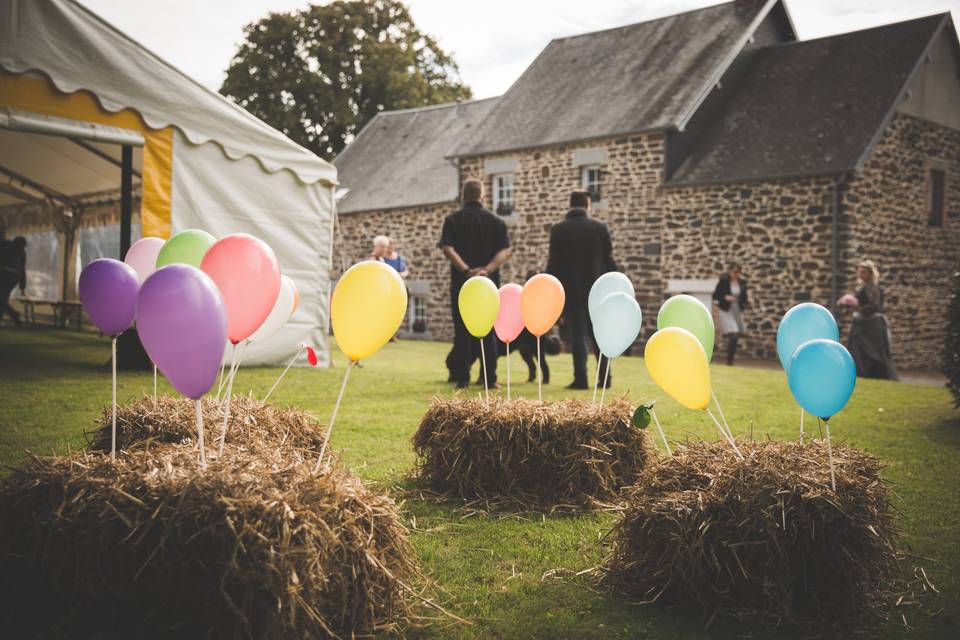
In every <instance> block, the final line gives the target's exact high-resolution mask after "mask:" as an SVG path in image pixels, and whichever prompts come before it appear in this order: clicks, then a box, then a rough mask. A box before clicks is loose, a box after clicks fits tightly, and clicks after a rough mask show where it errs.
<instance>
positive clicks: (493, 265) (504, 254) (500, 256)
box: [483, 247, 513, 275]
mask: <svg viewBox="0 0 960 640" xmlns="http://www.w3.org/2000/svg"><path fill="white" fill-rule="evenodd" d="M511 253H513V249H512V248H510V247H506V248H504V249H500V251H497V253H496V255H494V256H493V259H492V260H490V262H488V263H487V266H486V267H484V268H483V270H484V271H486V273H493V272H494V271H496V270H497V269H499V268H500V267H502V266H503V263H504V262H506V261H507V259H508V258H509V257H510V254H511ZM486 273H485V274H483V275H486Z"/></svg>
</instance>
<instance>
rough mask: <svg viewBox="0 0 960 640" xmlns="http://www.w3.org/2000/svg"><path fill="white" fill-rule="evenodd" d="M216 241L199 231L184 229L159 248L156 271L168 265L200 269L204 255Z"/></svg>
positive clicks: (204, 232)
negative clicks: (181, 265)
mask: <svg viewBox="0 0 960 640" xmlns="http://www.w3.org/2000/svg"><path fill="white" fill-rule="evenodd" d="M216 241H217V239H216V238H214V237H213V236H212V235H210V234H209V233H207V232H206V231H201V230H200V229H184V230H183V231H181V232H180V233H177V234H174V235H173V236H171V237H170V239H169V240H167V241H166V242H164V243H163V246H162V247H160V253H158V254H157V269H159V268H160V267H165V266H167V265H168V264H189V265H191V266H194V267H197V268H199V267H200V263H201V262H202V261H203V256H204V254H206V253H207V250H208V249H209V248H210V247H212V246H213V243H215V242H216Z"/></svg>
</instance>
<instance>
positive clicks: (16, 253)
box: [0, 236, 27, 327]
mask: <svg viewBox="0 0 960 640" xmlns="http://www.w3.org/2000/svg"><path fill="white" fill-rule="evenodd" d="M17 285H20V295H24V294H25V293H26V290H27V239H26V238H24V237H23V236H17V237H16V238H14V239H13V240H9V241H7V240H0V320H2V319H3V314H4V313H6V314H7V315H9V316H10V319H11V320H13V322H14V324H16V325H17V326H18V327H19V326H20V314H19V313H17V311H16V310H15V309H14V308H13V307H11V306H10V294H11V293H13V290H14V289H15V288H16V287H17Z"/></svg>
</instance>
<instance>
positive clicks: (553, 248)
mask: <svg viewBox="0 0 960 640" xmlns="http://www.w3.org/2000/svg"><path fill="white" fill-rule="evenodd" d="M556 235H557V234H556V227H550V245H549V246H550V248H549V251H548V253H547V273H549V274H550V275H552V276H557V273H558V267H559V266H560V255H559V249H558V247H557V239H556Z"/></svg>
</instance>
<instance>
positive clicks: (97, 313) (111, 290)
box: [80, 258, 140, 336]
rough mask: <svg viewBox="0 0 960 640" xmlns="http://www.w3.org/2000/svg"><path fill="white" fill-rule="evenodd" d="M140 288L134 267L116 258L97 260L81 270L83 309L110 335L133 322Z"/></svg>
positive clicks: (128, 326)
mask: <svg viewBox="0 0 960 640" xmlns="http://www.w3.org/2000/svg"><path fill="white" fill-rule="evenodd" d="M139 289H140V279H139V278H138V277H137V272H136V271H134V269H133V267H131V266H130V265H128V264H125V263H123V262H120V261H119V260H114V259H113V258H100V259H99V260H94V261H93V262H91V263H90V264H88V265H87V266H86V267H84V269H83V271H82V272H81V273H80V302H81V303H83V309H84V311H86V312H87V315H88V316H90V319H91V320H93V324H95V325H97V328H98V329H100V331H101V332H102V333H105V334H107V335H108V336H117V335H119V334H121V333H123V332H124V331H126V330H127V329H129V328H130V325H131V324H133V319H134V317H135V314H136V310H137V291H138V290H139Z"/></svg>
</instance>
